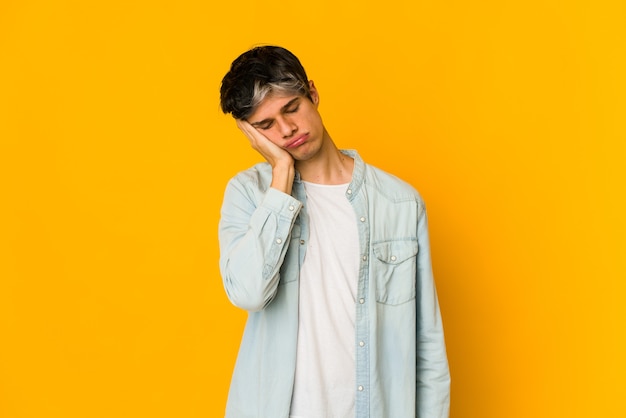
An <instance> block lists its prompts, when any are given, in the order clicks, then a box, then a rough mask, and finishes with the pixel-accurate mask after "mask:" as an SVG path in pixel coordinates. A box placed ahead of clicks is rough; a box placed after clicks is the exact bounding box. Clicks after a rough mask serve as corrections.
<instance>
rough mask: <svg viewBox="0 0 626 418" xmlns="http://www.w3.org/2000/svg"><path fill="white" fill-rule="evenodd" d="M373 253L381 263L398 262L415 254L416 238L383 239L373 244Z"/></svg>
mask: <svg viewBox="0 0 626 418" xmlns="http://www.w3.org/2000/svg"><path fill="white" fill-rule="evenodd" d="M373 249H374V255H375V256H376V258H378V259H379V260H380V261H382V262H383V263H387V264H400V263H402V262H403V261H405V260H408V259H409V258H411V257H415V255H416V254H417V240H415V239H407V240H399V241H385V242H379V243H378V244H373Z"/></svg>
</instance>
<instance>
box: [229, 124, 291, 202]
mask: <svg viewBox="0 0 626 418" xmlns="http://www.w3.org/2000/svg"><path fill="white" fill-rule="evenodd" d="M237 126H238V127H239V129H241V131H242V132H243V133H244V135H246V137H247V138H248V140H249V141H250V145H251V146H252V148H254V149H255V150H256V151H257V152H258V153H259V154H261V155H262V156H263V158H265V160H266V161H267V162H268V163H269V164H270V165H271V166H272V184H271V187H273V188H275V189H278V190H280V191H282V192H284V193H287V194H291V187H292V185H293V177H294V175H295V167H294V163H295V162H294V159H293V157H292V156H291V154H289V153H288V152H287V151H285V150H284V149H282V148H280V147H279V146H278V145H276V144H274V143H273V142H272V141H270V140H269V139H268V138H267V137H266V136H265V135H263V134H262V133H261V132H259V131H258V130H256V128H254V126H252V125H250V124H249V123H248V122H247V121H245V120H241V119H237Z"/></svg>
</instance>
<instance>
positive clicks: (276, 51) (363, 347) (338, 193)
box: [219, 46, 450, 418]
mask: <svg viewBox="0 0 626 418" xmlns="http://www.w3.org/2000/svg"><path fill="white" fill-rule="evenodd" d="M220 98H221V107H222V110H223V111H224V113H231V114H232V115H233V117H234V118H235V119H236V122H237V125H238V127H239V128H240V129H241V130H242V131H243V133H244V134H245V135H246V136H247V138H248V139H249V140H250V144H251V145H252V147H253V148H254V149H255V150H256V151H258V152H259V153H260V154H261V155H262V156H263V158H264V159H265V160H266V162H264V163H261V164H257V165H255V166H254V167H252V168H250V169H248V170H246V171H243V172H241V173H239V174H237V175H236V176H235V177H234V178H233V179H232V180H231V181H230V182H229V184H228V186H227V188H226V193H225V196H224V202H223V206H222V213H221V220H220V225H219V240H220V252H221V254H220V270H221V273H222V278H223V282H224V287H225V289H226V293H227V295H228V297H229V299H230V301H231V302H232V303H233V304H234V305H236V306H238V307H241V308H243V309H246V310H247V311H249V316H248V320H247V323H246V327H245V331H244V335H243V339H242V343H241V347H240V351H239V356H238V358H237V364H236V366H235V371H234V373H233V378H232V382H231V387H230V392H229V397H228V404H227V407H226V416H227V417H233V418H243V417H259V418H283V417H285V418H286V417H291V418H326V417H336V418H346V417H357V418H363V417H377V418H378V417H381V418H382V417H385V418H403V417H422V418H442V417H447V416H448V410H449V384H450V376H449V370H448V362H447V358H446V351H445V344H444V338H443V329H442V324H441V317H440V313H439V307H438V302H437V296H436V292H435V286H434V283H433V277H432V270H431V263H430V250H429V241H428V230H427V221H426V212H425V209H424V203H423V201H422V199H421V197H420V196H419V194H418V193H417V192H416V191H415V190H414V189H413V188H412V187H411V186H409V185H408V184H406V183H404V182H403V181H401V180H399V179H397V178H396V177H393V176H391V175H389V174H387V173H384V172H383V171H381V170H379V169H376V168H374V167H372V166H370V165H367V164H365V163H364V162H363V160H362V159H361V158H360V157H359V155H358V153H356V151H340V150H338V149H337V147H336V146H335V144H334V143H333V141H332V139H331V138H330V135H329V134H328V132H327V131H326V129H325V128H324V124H323V123H322V119H321V116H320V114H319V112H318V106H319V101H320V96H319V93H318V91H317V88H316V86H315V84H314V83H313V81H310V80H309V79H308V78H307V75H306V73H305V70H304V68H303V67H302V65H301V64H300V62H299V60H298V59H297V58H296V57H295V56H294V55H293V54H292V53H291V52H289V51H287V50H285V49H283V48H280V47H275V46H263V47H257V48H253V49H252V50H250V51H247V52H245V53H243V54H242V55H241V56H239V57H238V58H237V59H236V60H235V61H233V63H232V65H231V68H230V71H229V72H228V73H227V74H226V75H225V76H224V79H223V80H222V85H221V90H220Z"/></svg>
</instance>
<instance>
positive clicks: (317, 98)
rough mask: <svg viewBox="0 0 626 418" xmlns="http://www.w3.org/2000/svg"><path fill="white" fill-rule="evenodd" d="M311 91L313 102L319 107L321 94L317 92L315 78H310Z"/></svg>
mask: <svg viewBox="0 0 626 418" xmlns="http://www.w3.org/2000/svg"><path fill="white" fill-rule="evenodd" d="M309 92H310V93H311V100H313V104H314V105H315V107H317V106H318V105H319V104H320V95H319V93H318V92H317V88H316V87H315V83H313V80H309Z"/></svg>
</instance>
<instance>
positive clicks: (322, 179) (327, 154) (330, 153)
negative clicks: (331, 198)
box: [295, 131, 354, 184]
mask: <svg viewBox="0 0 626 418" xmlns="http://www.w3.org/2000/svg"><path fill="white" fill-rule="evenodd" d="M324 137H325V138H324V141H323V142H322V148H321V149H320V152H319V153H318V154H317V155H316V156H315V157H314V158H311V159H310V160H306V161H296V164H295V167H296V170H298V171H299V172H300V178H301V179H302V180H304V181H308V182H311V183H318V184H345V183H349V182H350V180H352V170H353V168H354V160H353V159H352V157H349V156H347V155H345V154H343V153H342V152H341V151H339V149H338V148H337V146H336V145H335V143H334V142H333V140H332V139H331V138H330V135H328V132H326V131H324Z"/></svg>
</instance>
